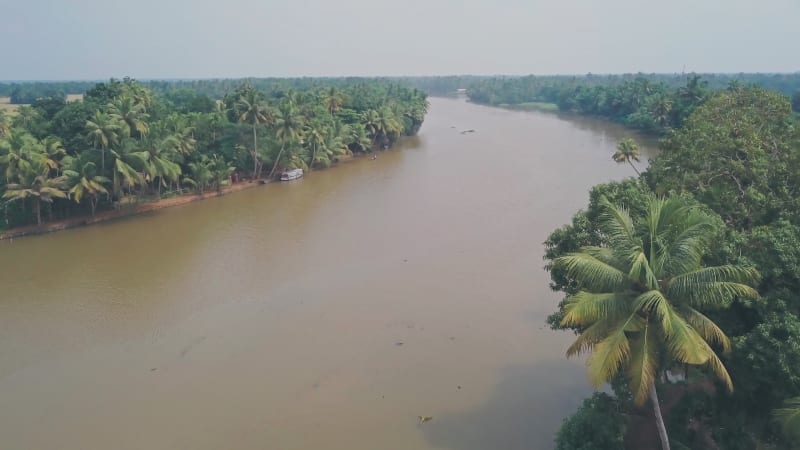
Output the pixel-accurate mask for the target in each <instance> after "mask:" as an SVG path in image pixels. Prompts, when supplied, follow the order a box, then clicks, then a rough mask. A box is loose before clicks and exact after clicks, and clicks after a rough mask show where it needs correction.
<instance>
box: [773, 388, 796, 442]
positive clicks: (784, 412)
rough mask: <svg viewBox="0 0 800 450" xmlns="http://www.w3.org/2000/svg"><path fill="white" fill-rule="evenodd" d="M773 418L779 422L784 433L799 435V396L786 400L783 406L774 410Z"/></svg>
mask: <svg viewBox="0 0 800 450" xmlns="http://www.w3.org/2000/svg"><path fill="white" fill-rule="evenodd" d="M775 418H776V419H778V421H780V422H781V424H782V425H783V429H784V430H785V431H786V434H789V435H794V436H797V437H800V397H795V398H792V399H789V400H786V403H785V404H784V407H783V408H779V409H776V410H775Z"/></svg>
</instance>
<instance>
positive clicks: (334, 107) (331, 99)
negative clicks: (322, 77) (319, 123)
mask: <svg viewBox="0 0 800 450" xmlns="http://www.w3.org/2000/svg"><path fill="white" fill-rule="evenodd" d="M323 102H324V104H325V109H327V110H328V112H329V113H330V114H331V117H333V115H334V114H336V111H339V109H341V108H342V105H343V104H344V95H343V94H342V93H341V92H340V91H339V90H338V89H336V87H334V86H331V88H330V89H328V91H327V92H325V97H324V98H323Z"/></svg>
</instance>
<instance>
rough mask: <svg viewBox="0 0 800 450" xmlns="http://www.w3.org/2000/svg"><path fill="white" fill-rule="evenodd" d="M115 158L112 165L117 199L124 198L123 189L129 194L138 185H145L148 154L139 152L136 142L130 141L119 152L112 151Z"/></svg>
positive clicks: (124, 143) (113, 185) (121, 146)
mask: <svg viewBox="0 0 800 450" xmlns="http://www.w3.org/2000/svg"><path fill="white" fill-rule="evenodd" d="M110 153H111V156H112V157H113V158H114V162H113V165H112V174H113V178H112V187H113V192H114V195H116V196H117V198H121V197H122V193H123V188H126V187H127V188H128V193H129V194H130V192H131V190H132V189H133V188H134V187H136V186H137V185H144V184H145V181H144V177H143V176H142V172H144V170H145V169H146V166H147V153H146V152H141V151H139V148H138V147H137V145H136V143H135V141H133V140H132V139H128V140H126V141H124V142H122V144H121V145H120V146H119V148H118V149H117V150H110Z"/></svg>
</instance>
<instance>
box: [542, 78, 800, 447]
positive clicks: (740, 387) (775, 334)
mask: <svg viewBox="0 0 800 450" xmlns="http://www.w3.org/2000/svg"><path fill="white" fill-rule="evenodd" d="M677 94H678V95H677V97H673V105H672V108H673V110H674V109H675V108H676V107H677V108H683V107H686V105H693V106H692V112H691V114H690V115H688V117H687V118H685V119H684V120H683V121H682V122H680V126H676V127H675V129H674V131H670V132H668V133H667V134H666V137H665V139H664V140H663V141H662V145H661V147H662V151H661V153H660V154H659V156H658V157H656V158H655V160H654V162H653V164H652V165H651V167H650V168H649V169H648V171H647V172H645V173H644V174H643V175H642V177H641V178H640V180H636V181H634V180H631V181H627V182H623V183H609V184H606V185H600V186H597V187H595V188H594V189H593V190H592V193H591V198H590V205H589V209H587V211H586V212H579V213H578V214H576V216H575V217H574V218H573V221H572V223H571V224H569V225H567V226H565V227H563V228H561V229H559V230H556V231H555V232H554V233H553V234H552V235H551V236H550V238H549V239H548V240H547V241H546V242H545V245H546V250H547V252H546V253H547V254H546V258H547V260H548V261H554V260H557V259H558V258H559V257H563V255H566V254H568V253H574V252H576V251H578V249H579V248H581V247H583V246H599V245H606V244H608V243H609V235H608V233H606V232H603V229H602V226H601V225H602V223H601V221H600V220H599V218H600V216H598V214H597V210H598V206H599V202H598V196H599V194H601V193H602V194H604V195H607V196H609V197H611V196H614V197H615V199H614V200H612V202H614V203H624V204H626V205H629V206H630V208H631V212H630V214H631V216H633V217H636V216H640V215H642V214H643V211H642V207H641V205H644V204H645V202H644V201H643V199H642V195H646V193H647V191H648V190H650V189H652V190H653V191H655V192H656V193H658V194H673V195H681V196H683V197H684V198H685V199H687V200H689V201H696V202H699V203H700V204H701V205H702V206H703V207H704V208H707V209H708V210H710V211H713V212H714V213H716V214H719V216H720V217H721V219H722V224H724V226H723V227H720V230H719V232H717V233H716V234H715V235H714V238H713V242H714V245H713V247H711V248H709V249H708V251H707V252H706V253H705V254H704V258H703V262H704V264H708V265H722V266H724V265H727V264H734V265H745V266H756V267H757V268H758V269H759V271H760V272H761V273H762V274H763V277H762V279H761V281H760V283H759V285H758V290H759V292H760V293H761V299H758V300H755V299H748V298H745V297H741V296H733V297H731V298H730V299H729V301H726V302H725V303H726V304H728V305H729V307H728V308H726V309H723V310H716V311H709V312H708V313H707V317H708V319H709V320H710V321H712V322H713V323H716V324H717V325H718V326H719V328H720V329H721V330H725V331H726V332H727V334H728V335H729V336H730V337H731V338H730V341H731V353H730V355H729V356H727V357H726V358H725V365H726V367H727V368H728V370H729V374H730V377H731V379H732V380H733V382H734V383H735V385H736V390H735V391H734V392H733V394H732V395H725V394H724V393H723V391H722V390H720V389H718V388H719V386H717V389H714V390H707V389H705V388H704V389H702V390H694V389H693V390H691V391H689V392H688V393H687V394H686V395H685V396H684V398H683V399H682V400H681V402H680V403H679V405H678V406H676V408H675V409H674V410H673V413H672V415H671V417H670V427H669V428H670V430H671V433H672V435H673V437H674V438H675V439H676V441H680V442H681V443H683V444H686V445H688V446H689V447H691V448H711V447H713V446H714V445H716V446H718V447H719V448H731V449H750V448H758V447H759V446H762V447H763V446H769V448H776V449H788V448H795V447H792V446H791V444H789V443H788V442H787V441H786V437H785V435H784V433H781V430H780V428H779V426H778V424H777V422H776V421H775V420H773V416H772V411H774V410H780V409H781V408H784V402H785V401H786V400H787V399H789V398H794V397H797V396H798V395H800V379H798V370H797V368H798V367H800V317H799V316H798V314H799V313H800V297H798V295H797V292H798V290H800V272H798V270H799V269H800V228H799V227H800V215H798V211H799V210H800V208H798V207H799V206H800V205H799V204H798V203H797V202H798V192H797V191H796V189H797V186H800V183H798V182H799V181H800V178H798V177H799V176H800V169H798V168H800V164H798V162H800V161H798V156H800V139H798V137H799V136H798V127H797V122H796V118H795V117H793V115H792V113H791V111H790V104H789V100H788V99H787V98H786V97H784V96H783V95H780V94H777V93H774V92H769V91H766V90H763V89H760V88H756V87H742V86H741V85H736V84H734V85H732V86H730V87H728V88H727V89H724V90H722V91H720V92H717V93H715V94H713V95H711V96H710V97H709V96H708V93H707V91H706V90H705V88H703V87H702V86H701V85H700V83H699V81H698V80H692V79H690V81H689V83H687V85H686V86H685V87H684V88H682V89H678V91H677ZM699 96H706V97H707V98H706V99H705V100H704V101H703V102H699V103H698V102H696V101H695V100H692V99H693V98H694V99H696V98H697V97H699ZM682 99H686V100H685V103H684V104H680V102H681V101H683V100H682ZM671 120H673V123H677V122H674V119H671ZM690 199H694V200H690ZM548 268H549V269H550V273H551V279H552V287H553V288H554V289H556V290H561V291H564V292H565V293H567V294H568V296H574V295H576V293H577V292H579V290H580V287H581V285H580V284H579V283H576V280H575V279H574V278H571V277H570V276H569V272H568V271H565V270H563V268H561V267H558V266H557V265H556V266H554V265H553V264H552V263H551V264H550V265H548ZM724 273H725V272H720V273H718V274H717V275H715V276H718V275H723V274H724ZM657 278H658V277H657ZM684 292H685V293H689V292H690V291H689V290H686V289H684ZM569 298H570V297H568V299H569ZM654 299H655V297H653V299H651V300H648V301H650V302H654V301H655V300H654ZM567 301H569V300H567ZM652 304H653V305H656V303H652ZM568 306H569V303H565V302H562V303H561V305H560V308H559V311H558V312H557V313H555V314H554V315H553V316H551V317H550V318H549V319H548V321H549V323H550V324H551V326H554V327H558V326H559V325H560V324H561V323H562V322H563V321H564V320H565V318H567V316H566V315H565V310H564V308H565V307H568ZM597 307H599V304H598V306H597ZM654 311H657V310H654ZM572 326H575V324H572ZM576 328H577V329H578V331H583V332H585V330H586V328H587V327H586V326H585V325H582V326H577V327H576ZM707 331H711V330H710V329H708V330H707Z"/></svg>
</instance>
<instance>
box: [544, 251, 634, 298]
mask: <svg viewBox="0 0 800 450" xmlns="http://www.w3.org/2000/svg"><path fill="white" fill-rule="evenodd" d="M553 266H554V267H559V268H563V269H565V270H566V271H567V275H568V276H569V277H571V278H573V279H575V280H576V281H578V283H581V285H583V286H585V288H586V289H588V290H591V291H594V292H609V291H619V290H622V289H623V288H624V287H625V286H626V285H627V278H628V277H627V274H626V273H624V272H622V271H621V270H619V269H617V268H616V267H614V266H611V265H609V264H608V263H605V262H603V261H601V260H599V259H597V258H595V257H594V256H591V255H589V254H587V253H571V254H568V255H566V256H562V257H560V258H556V259H555V260H554V261H553Z"/></svg>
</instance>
